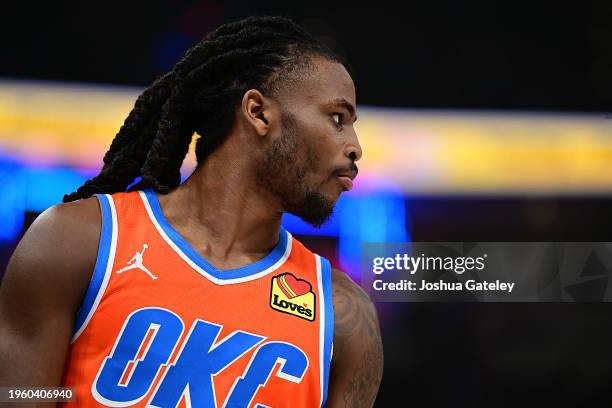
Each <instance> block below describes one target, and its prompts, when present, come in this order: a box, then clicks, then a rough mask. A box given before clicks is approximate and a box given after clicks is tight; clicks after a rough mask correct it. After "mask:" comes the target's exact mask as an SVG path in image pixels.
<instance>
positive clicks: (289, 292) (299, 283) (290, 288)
mask: <svg viewBox="0 0 612 408" xmlns="http://www.w3.org/2000/svg"><path fill="white" fill-rule="evenodd" d="M277 282H278V287H279V288H280V289H281V290H282V291H283V293H284V294H285V296H287V297H288V298H289V299H292V298H294V297H297V296H301V295H303V294H305V293H308V292H310V289H311V287H310V283H308V282H307V281H305V280H304V279H297V278H296V277H295V276H293V275H292V274H290V273H289V272H287V273H285V274H283V275H280V276H279V277H278V279H277Z"/></svg>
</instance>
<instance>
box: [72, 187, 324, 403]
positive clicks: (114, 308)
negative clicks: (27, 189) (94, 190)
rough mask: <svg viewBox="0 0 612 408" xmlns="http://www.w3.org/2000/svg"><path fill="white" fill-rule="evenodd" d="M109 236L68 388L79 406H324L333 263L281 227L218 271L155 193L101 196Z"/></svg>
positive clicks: (79, 321)
mask: <svg viewBox="0 0 612 408" xmlns="http://www.w3.org/2000/svg"><path fill="white" fill-rule="evenodd" d="M97 198H98V200H99V202H100V207H101V211H102V230H101V235H100V244H99V248H98V258H97V260H96V265H95V270H94V273H93V276H92V279H91V282H90V285H89V288H88V289H87V292H86V294H85V298H84V300H83V304H82V306H81V308H80V309H79V312H78V314H77V318H76V324H75V328H74V336H73V338H72V344H71V348H70V352H69V357H68V361H67V363H66V368H65V372H64V379H63V385H64V386H70V387H74V390H75V393H76V402H77V405H78V406H85V407H89V406H112V407H127V406H139V407H141V406H142V407H144V406H155V407H177V406H181V407H186V406H193V407H259V408H263V407H317V406H322V405H324V404H325V399H326V396H327V383H328V378H329V368H330V359H331V353H332V338H333V305H332V298H331V266H330V263H329V262H328V261H327V260H326V259H324V258H322V257H320V256H318V255H316V254H314V253H312V252H310V251H309V250H308V249H306V248H305V247H304V246H303V245H302V244H301V243H300V242H298V241H297V240H296V239H294V238H293V237H292V236H291V234H290V233H289V232H287V231H286V230H285V229H283V228H281V229H280V232H279V240H278V243H277V245H276V246H275V247H274V249H273V250H272V251H271V252H270V253H269V254H268V255H267V256H266V257H265V258H263V259H261V260H259V261H257V262H255V263H253V264H251V265H248V266H245V267H241V268H237V269H231V270H218V269H216V268H215V267H214V266H212V265H211V264H209V263H208V262H207V261H206V260H205V259H204V258H202V257H201V256H200V255H199V254H198V253H197V252H196V251H195V250H194V249H193V247H191V246H190V245H189V244H188V243H187V241H186V240H185V239H184V238H183V237H182V236H181V235H180V234H179V233H178V232H177V231H176V230H175V229H174V228H173V227H172V226H171V225H170V224H169V223H168V221H167V220H166V218H165V217H164V214H163V212H162V209H161V207H160V205H159V202H158V200H157V196H156V194H155V192H154V191H152V190H145V191H138V192H129V193H116V194H113V195H107V194H104V195H97Z"/></svg>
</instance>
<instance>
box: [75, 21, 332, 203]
mask: <svg viewBox="0 0 612 408" xmlns="http://www.w3.org/2000/svg"><path fill="white" fill-rule="evenodd" d="M312 56H322V57H325V58H327V59H328V60H331V61H337V62H341V59H340V57H339V56H338V55H336V54H335V53H334V52H333V51H331V50H330V49H329V48H327V47H325V46H324V45H323V44H321V43H320V42H319V41H317V40H316V39H314V38H313V37H312V36H311V35H310V34H309V33H307V32H306V31H305V30H304V29H302V28H301V27H300V26H298V25H297V24H296V23H294V22H293V21H291V20H289V19H287V18H284V17H276V16H266V17H248V18H245V19H243V20H240V21H237V22H233V23H229V24H225V25H222V26H221V27H219V28H218V29H217V30H215V31H213V32H211V33H209V34H208V35H206V36H205V37H204V38H203V39H202V40H201V41H200V42H199V43H198V44H196V45H195V46H193V47H192V48H191V49H189V50H188V51H187V53H186V54H185V56H184V57H183V58H182V59H181V60H180V61H179V62H178V63H177V64H176V65H175V66H174V67H173V68H172V70H171V71H170V72H168V73H166V74H164V75H162V76H161V77H160V78H158V79H157V80H156V81H155V82H153V84H152V85H151V86H150V87H149V88H147V89H145V91H144V92H143V93H142V94H140V95H139V96H138V98H137V100H136V102H135V104H134V108H133V109H132V110H131V112H130V113H129V115H128V117H127V118H126V119H125V121H124V123H123V125H122V126H121V128H120V129H119V132H118V133H117V135H116V136H115V138H114V139H113V141H112V143H111V146H110V148H109V150H108V151H107V152H106V154H105V155H104V159H103V162H104V165H103V167H102V170H101V171H100V173H99V174H98V175H97V176H95V177H93V178H92V179H90V180H87V181H86V182H85V183H84V184H83V185H82V186H81V187H79V188H78V189H77V191H76V192H73V193H71V194H66V195H65V196H64V198H63V201H64V202H69V201H75V200H78V199H81V198H87V197H90V196H92V195H93V194H96V193H114V192H120V191H126V189H127V188H128V186H130V184H132V183H134V181H135V179H136V178H138V177H140V181H139V182H138V183H136V184H135V185H133V186H132V187H131V188H130V190H135V189H142V188H152V189H154V190H155V191H158V192H160V193H162V194H165V193H167V192H168V191H170V190H171V189H173V188H175V187H177V186H178V185H179V184H180V182H181V175H180V168H181V164H182V162H183V160H184V158H185V156H186V154H187V151H188V149H189V144H190V143H191V139H192V136H193V134H194V132H196V133H197V134H198V135H199V136H200V137H199V138H198V140H197V142H196V147H195V154H196V159H197V162H198V165H199V164H200V163H202V162H203V161H204V159H205V158H206V157H207V156H208V155H209V154H210V153H211V152H212V151H213V150H214V149H215V148H216V147H217V146H219V145H220V144H221V142H222V141H223V138H224V137H225V135H226V134H227V133H228V132H229V130H230V129H231V127H232V125H233V121H234V113H235V109H236V107H237V106H238V105H239V103H240V102H241V100H242V96H243V95H244V93H245V92H246V91H247V90H248V89H251V88H255V89H259V90H260V91H261V92H262V93H264V94H268V95H274V94H275V92H277V91H278V90H279V89H280V88H281V85H282V84H285V83H286V81H290V80H291V79H290V78H296V77H297V75H295V74H296V73H297V72H299V70H300V68H302V67H304V66H307V65H308V63H309V61H310V59H311V57H312ZM292 74H293V75H292Z"/></svg>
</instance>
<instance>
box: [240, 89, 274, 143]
mask: <svg viewBox="0 0 612 408" xmlns="http://www.w3.org/2000/svg"><path fill="white" fill-rule="evenodd" d="M241 112H242V115H243V116H244V118H245V120H246V122H247V123H248V124H249V125H250V126H251V127H252V128H253V129H254V130H255V132H257V134H258V135H259V136H265V135H267V134H268V132H270V127H271V125H272V123H273V121H274V119H275V116H276V109H275V107H274V103H273V101H272V99H270V98H266V97H265V96H263V94H262V93H261V92H259V91H258V90H257V89H249V90H248V91H246V92H245V93H244V95H243V96H242V109H241Z"/></svg>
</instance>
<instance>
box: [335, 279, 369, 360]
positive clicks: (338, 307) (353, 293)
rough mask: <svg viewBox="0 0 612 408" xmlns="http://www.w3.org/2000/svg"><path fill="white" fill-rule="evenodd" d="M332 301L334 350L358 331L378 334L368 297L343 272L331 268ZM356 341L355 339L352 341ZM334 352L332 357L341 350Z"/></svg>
mask: <svg viewBox="0 0 612 408" xmlns="http://www.w3.org/2000/svg"><path fill="white" fill-rule="evenodd" d="M332 300H333V304H334V348H336V345H341V344H342V343H344V342H345V341H347V340H348V339H349V338H350V337H352V336H353V334H355V333H356V332H358V331H359V330H365V331H366V332H368V334H369V335H376V334H377V333H378V330H379V328H378V315H377V312H376V307H375V306H374V303H373V302H372V300H371V299H370V297H369V296H368V295H367V294H366V293H365V292H364V291H363V289H361V287H359V285H357V284H356V283H355V282H354V281H353V280H352V279H351V278H350V277H349V276H348V275H347V274H346V273H345V272H342V271H340V270H338V269H335V268H332ZM352 340H357V339H352ZM337 351H338V353H336V351H334V357H335V356H338V355H340V354H341V352H342V350H337Z"/></svg>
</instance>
